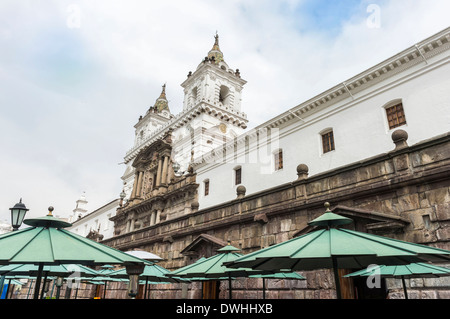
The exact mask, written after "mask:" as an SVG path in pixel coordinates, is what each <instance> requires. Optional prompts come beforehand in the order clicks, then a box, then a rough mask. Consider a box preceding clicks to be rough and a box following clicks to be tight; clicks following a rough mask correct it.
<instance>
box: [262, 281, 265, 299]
mask: <svg viewBox="0 0 450 319" xmlns="http://www.w3.org/2000/svg"><path fill="white" fill-rule="evenodd" d="M262 281H263V299H266V280H265V279H264V278H263V279H262Z"/></svg>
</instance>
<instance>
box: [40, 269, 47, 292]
mask: <svg viewBox="0 0 450 319" xmlns="http://www.w3.org/2000/svg"><path fill="white" fill-rule="evenodd" d="M47 276H48V271H46V272H45V276H44V284H43V285H42V289H41V299H44V292H45V285H46V282H47Z"/></svg>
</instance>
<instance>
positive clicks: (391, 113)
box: [386, 103, 406, 130]
mask: <svg viewBox="0 0 450 319" xmlns="http://www.w3.org/2000/svg"><path fill="white" fill-rule="evenodd" d="M386 116H387V120H388V123H389V129H390V130H391V129H393V128H396V127H399V126H402V125H405V124H406V118H405V112H404V111H403V104H402V103H399V104H397V105H394V106H391V107H388V108H386Z"/></svg>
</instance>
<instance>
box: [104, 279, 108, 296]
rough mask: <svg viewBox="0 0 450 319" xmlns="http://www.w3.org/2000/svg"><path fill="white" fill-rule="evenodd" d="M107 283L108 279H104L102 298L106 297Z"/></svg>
mask: <svg viewBox="0 0 450 319" xmlns="http://www.w3.org/2000/svg"><path fill="white" fill-rule="evenodd" d="M107 285H108V281H107V280H106V281H105V289H104V290H103V299H106V288H107Z"/></svg>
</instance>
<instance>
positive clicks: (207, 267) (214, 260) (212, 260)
mask: <svg viewBox="0 0 450 319" xmlns="http://www.w3.org/2000/svg"><path fill="white" fill-rule="evenodd" d="M239 250H240V249H238V248H236V247H233V246H231V245H230V244H228V245H227V246H224V247H222V248H220V249H218V250H217V252H218V254H217V255H214V256H212V257H209V258H205V259H199V260H197V262H195V263H193V264H191V265H188V266H185V267H182V268H180V269H177V270H174V271H172V273H171V274H168V275H167V276H169V277H181V278H192V279H195V280H198V281H202V280H208V279H216V280H221V279H224V278H227V279H228V286H229V297H230V299H231V296H232V291H231V279H232V277H248V276H250V275H257V274H269V273H272V271H266V270H263V271H260V270H253V269H249V268H237V269H236V268H234V269H232V268H228V267H226V266H224V265H223V264H224V263H226V262H230V261H232V260H235V259H236V258H239V257H241V256H242V254H240V253H238V252H237V251H239Z"/></svg>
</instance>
